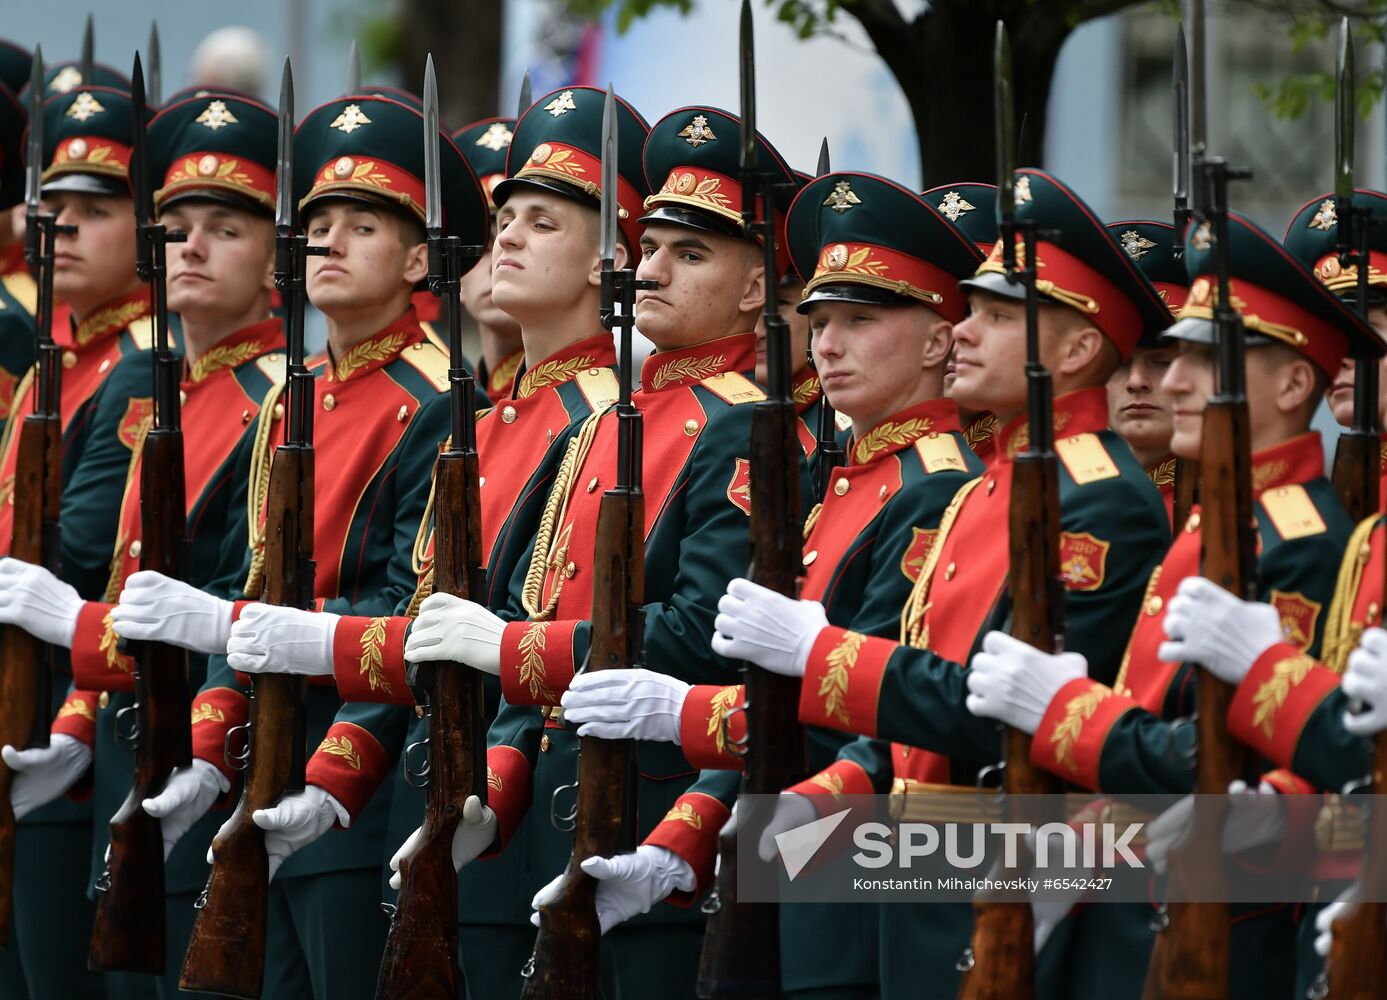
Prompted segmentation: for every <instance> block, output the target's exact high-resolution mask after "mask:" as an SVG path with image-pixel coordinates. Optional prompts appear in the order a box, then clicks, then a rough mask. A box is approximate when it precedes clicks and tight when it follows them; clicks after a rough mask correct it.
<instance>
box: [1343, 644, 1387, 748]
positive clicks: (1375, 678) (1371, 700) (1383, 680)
mask: <svg viewBox="0 0 1387 1000" xmlns="http://www.w3.org/2000/svg"><path fill="white" fill-rule="evenodd" d="M1342 687H1343V689H1344V694H1346V695H1348V696H1349V697H1350V698H1353V699H1355V700H1357V701H1361V702H1363V704H1364V710H1363V711H1362V712H1360V713H1358V714H1354V713H1353V712H1345V713H1344V728H1345V729H1347V730H1348V731H1349V732H1351V733H1353V734H1354V735H1355V736H1373V735H1376V734H1377V733H1380V732H1382V730H1384V729H1387V632H1384V631H1383V630H1382V629H1380V628H1370V629H1365V630H1364V632H1363V638H1361V639H1360V640H1358V648H1357V649H1355V650H1354V651H1353V652H1352V653H1350V654H1349V657H1348V669H1347V670H1345V671H1344V679H1343V681H1342Z"/></svg>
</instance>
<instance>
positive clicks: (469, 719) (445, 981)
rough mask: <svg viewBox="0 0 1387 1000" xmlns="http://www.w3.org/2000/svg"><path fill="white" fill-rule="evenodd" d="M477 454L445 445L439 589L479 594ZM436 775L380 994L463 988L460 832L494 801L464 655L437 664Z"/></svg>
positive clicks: (433, 675)
mask: <svg viewBox="0 0 1387 1000" xmlns="http://www.w3.org/2000/svg"><path fill="white" fill-rule="evenodd" d="M478 482H479V480H478V472H477V455H476V452H475V451H473V452H471V453H470V454H466V453H464V452H462V451H459V450H457V449H452V450H449V451H445V452H444V453H443V454H442V455H440V456H439V458H438V465H437V467H436V470H435V483H436V492H437V496H438V504H437V511H438V515H437V517H436V518H435V521H434V525H435V527H434V543H435V544H434V552H435V555H434V560H435V561H434V590H435V592H438V593H448V594H453V595H455V596H457V597H462V598H468V599H474V598H475V596H476V595H477V594H478V592H479V587H478V584H479V580H478V575H479V574H478V573H477V572H476V567H478V566H480V564H481V537H482V527H481V499H480V497H479V496H478ZM425 686H426V687H427V689H428V698H429V771H428V774H429V783H428V799H427V802H426V804H425V807H424V823H423V827H422V829H421V832H420V844H419V849H418V851H417V852H415V853H414V854H413V855H412V856H411V857H409V858H406V859H405V860H404V861H402V862H401V863H400V896H399V899H398V901H397V903H396V910H395V915H394V918H393V920H392V921H391V924H390V936H389V938H388V940H387V941H386V945H385V958H384V960H383V961H382V962H381V967H380V976H379V978H378V979H377V982H376V996H377V998H379V1000H395V998H407V997H408V998H419V1000H437V998H440V997H457V996H459V995H460V989H459V988H460V985H461V976H460V974H459V970H458V964H457V953H458V920H457V915H458V880H457V872H456V871H454V870H453V834H454V832H455V831H456V830H457V826H458V823H459V822H460V821H461V819H462V807H463V805H464V803H466V801H467V799H468V797H469V796H471V795H476V796H478V797H479V798H480V799H481V800H482V802H483V803H485V802H486V787H487V785H486V708H485V703H484V696H483V690H482V675H481V674H480V673H479V672H478V671H476V670H473V669H472V668H470V667H467V666H465V665H463V664H455V663H447V664H432V665H430V671H429V676H428V678H427V682H426V685H425Z"/></svg>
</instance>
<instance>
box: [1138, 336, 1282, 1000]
mask: <svg viewBox="0 0 1387 1000" xmlns="http://www.w3.org/2000/svg"><path fill="white" fill-rule="evenodd" d="M1233 335H1234V336H1240V335H1241V334H1240V332H1238V331H1235V332H1234V334H1233ZM1250 433H1251V432H1250V429H1249V427H1248V421H1247V406H1246V402H1245V401H1238V400H1232V399H1228V398H1223V397H1219V396H1215V397H1213V398H1211V399H1210V400H1209V402H1208V405H1207V406H1206V407H1205V409H1204V429H1203V446H1202V454H1201V456H1200V470H1199V472H1200V477H1199V478H1200V495H1201V510H1200V522H1201V523H1200V531H1201V537H1202V539H1203V548H1204V558H1203V574H1204V576H1205V577H1207V578H1208V579H1210V580H1212V581H1213V582H1215V583H1217V584H1218V585H1219V586H1221V587H1223V588H1224V589H1226V590H1228V591H1230V592H1231V593H1233V594H1235V595H1237V596H1239V597H1247V596H1249V594H1250V592H1251V590H1252V589H1253V585H1254V584H1253V579H1252V573H1253V570H1254V568H1255V563H1254V562H1253V559H1254V558H1255V555H1254V549H1253V544H1254V540H1255V535H1254V530H1253V513H1252V487H1251V475H1250V469H1249V467H1248V466H1247V465H1246V464H1245V463H1246V460H1247V456H1248V455H1250V453H1251V445H1250V440H1251V439H1250ZM1197 683H1198V688H1197V696H1198V699H1199V712H1198V718H1197V721H1196V734H1197V735H1196V741H1197V746H1198V753H1199V758H1198V765H1197V771H1196V778H1195V791H1196V793H1197V794H1196V796H1195V800H1194V811H1193V813H1192V815H1191V820H1190V827H1189V829H1188V830H1187V832H1186V833H1185V836H1184V837H1183V839H1182V840H1181V842H1180V844H1179V845H1178V846H1177V847H1174V848H1172V849H1171V851H1170V854H1169V862H1168V871H1169V880H1170V886H1171V902H1170V903H1169V906H1168V911H1167V912H1168V916H1169V924H1168V926H1167V927H1166V928H1165V929H1164V930H1163V931H1162V932H1161V933H1159V934H1158V935H1157V936H1156V946H1155V949H1154V951H1153V952H1152V955H1151V965H1150V967H1149V970H1148V973H1147V977H1146V992H1145V994H1144V997H1145V1000H1218V998H1220V997H1226V996H1227V995H1228V988H1229V984H1228V970H1229V950H1228V944H1229V921H1228V904H1227V903H1220V902H1189V901H1187V900H1189V899H1191V898H1198V897H1200V896H1203V897H1204V898H1206V899H1207V898H1213V899H1218V898H1219V897H1220V896H1221V895H1222V892H1223V887H1224V886H1225V885H1226V884H1227V873H1226V872H1225V870H1224V857H1223V827H1224V821H1225V820H1226V818H1227V814H1228V802H1227V793H1228V785H1229V783H1230V782H1232V781H1233V780H1234V779H1237V778H1240V777H1242V776H1243V771H1244V765H1245V761H1246V752H1245V750H1244V749H1243V748H1242V744H1240V743H1238V742H1237V741H1235V740H1233V739H1231V738H1230V737H1229V735H1228V728H1227V718H1228V706H1229V704H1230V703H1231V702H1232V699H1233V689H1232V688H1231V687H1230V686H1229V685H1227V684H1225V683H1224V682H1223V681H1221V680H1219V679H1218V678H1217V677H1215V676H1214V675H1213V674H1212V673H1210V672H1209V671H1207V670H1203V669H1200V670H1199V677H1198V681H1197Z"/></svg>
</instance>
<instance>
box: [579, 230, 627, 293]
mask: <svg viewBox="0 0 1387 1000" xmlns="http://www.w3.org/2000/svg"><path fill="white" fill-rule="evenodd" d="M630 257H631V255H630V254H629V253H628V252H627V250H626V241H625V240H617V241H616V254H615V256H613V257H612V261H613V262H614V264H615V266H616V269H617V270H618V271H620V270H621V269H622V268H624V267H625V266H626V262H627V261H628V260H629V259H630ZM588 284H589V285H592V286H593V287H595V288H600V287H602V258H601V257H594V258H593V261H592V269H591V270H590V271H588Z"/></svg>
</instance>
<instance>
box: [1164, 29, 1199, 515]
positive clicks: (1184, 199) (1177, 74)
mask: <svg viewBox="0 0 1387 1000" xmlns="http://www.w3.org/2000/svg"><path fill="white" fill-rule="evenodd" d="M1170 89H1171V94H1172V96H1173V98H1174V100H1173V104H1174V108H1175V115H1174V119H1175V121H1174V133H1175V136H1174V140H1175V141H1174V150H1175V152H1174V156H1173V157H1172V166H1173V168H1174V169H1173V180H1172V183H1171V189H1172V193H1173V195H1174V199H1175V242H1174V244H1173V245H1172V246H1171V252H1172V254H1174V256H1175V259H1176V260H1181V259H1183V258H1184V256H1185V227H1186V226H1188V225H1189V222H1190V215H1191V214H1192V213H1191V212H1190V197H1189V185H1190V87H1189V52H1188V49H1187V47H1186V45H1185V26H1184V25H1183V24H1180V25H1176V27H1175V60H1174V65H1173V69H1172V70H1171V83H1170ZM1198 493H1199V465H1198V463H1197V462H1193V461H1191V460H1190V459H1187V458H1177V459H1175V507H1174V510H1173V512H1172V515H1173V516H1172V518H1171V520H1172V522H1173V523H1174V526H1175V527H1176V528H1177V529H1178V528H1180V527H1181V526H1182V525H1184V523H1185V522H1186V521H1187V520H1189V516H1190V511H1191V510H1192V509H1194V504H1195V500H1196V498H1197V496H1198Z"/></svg>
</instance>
